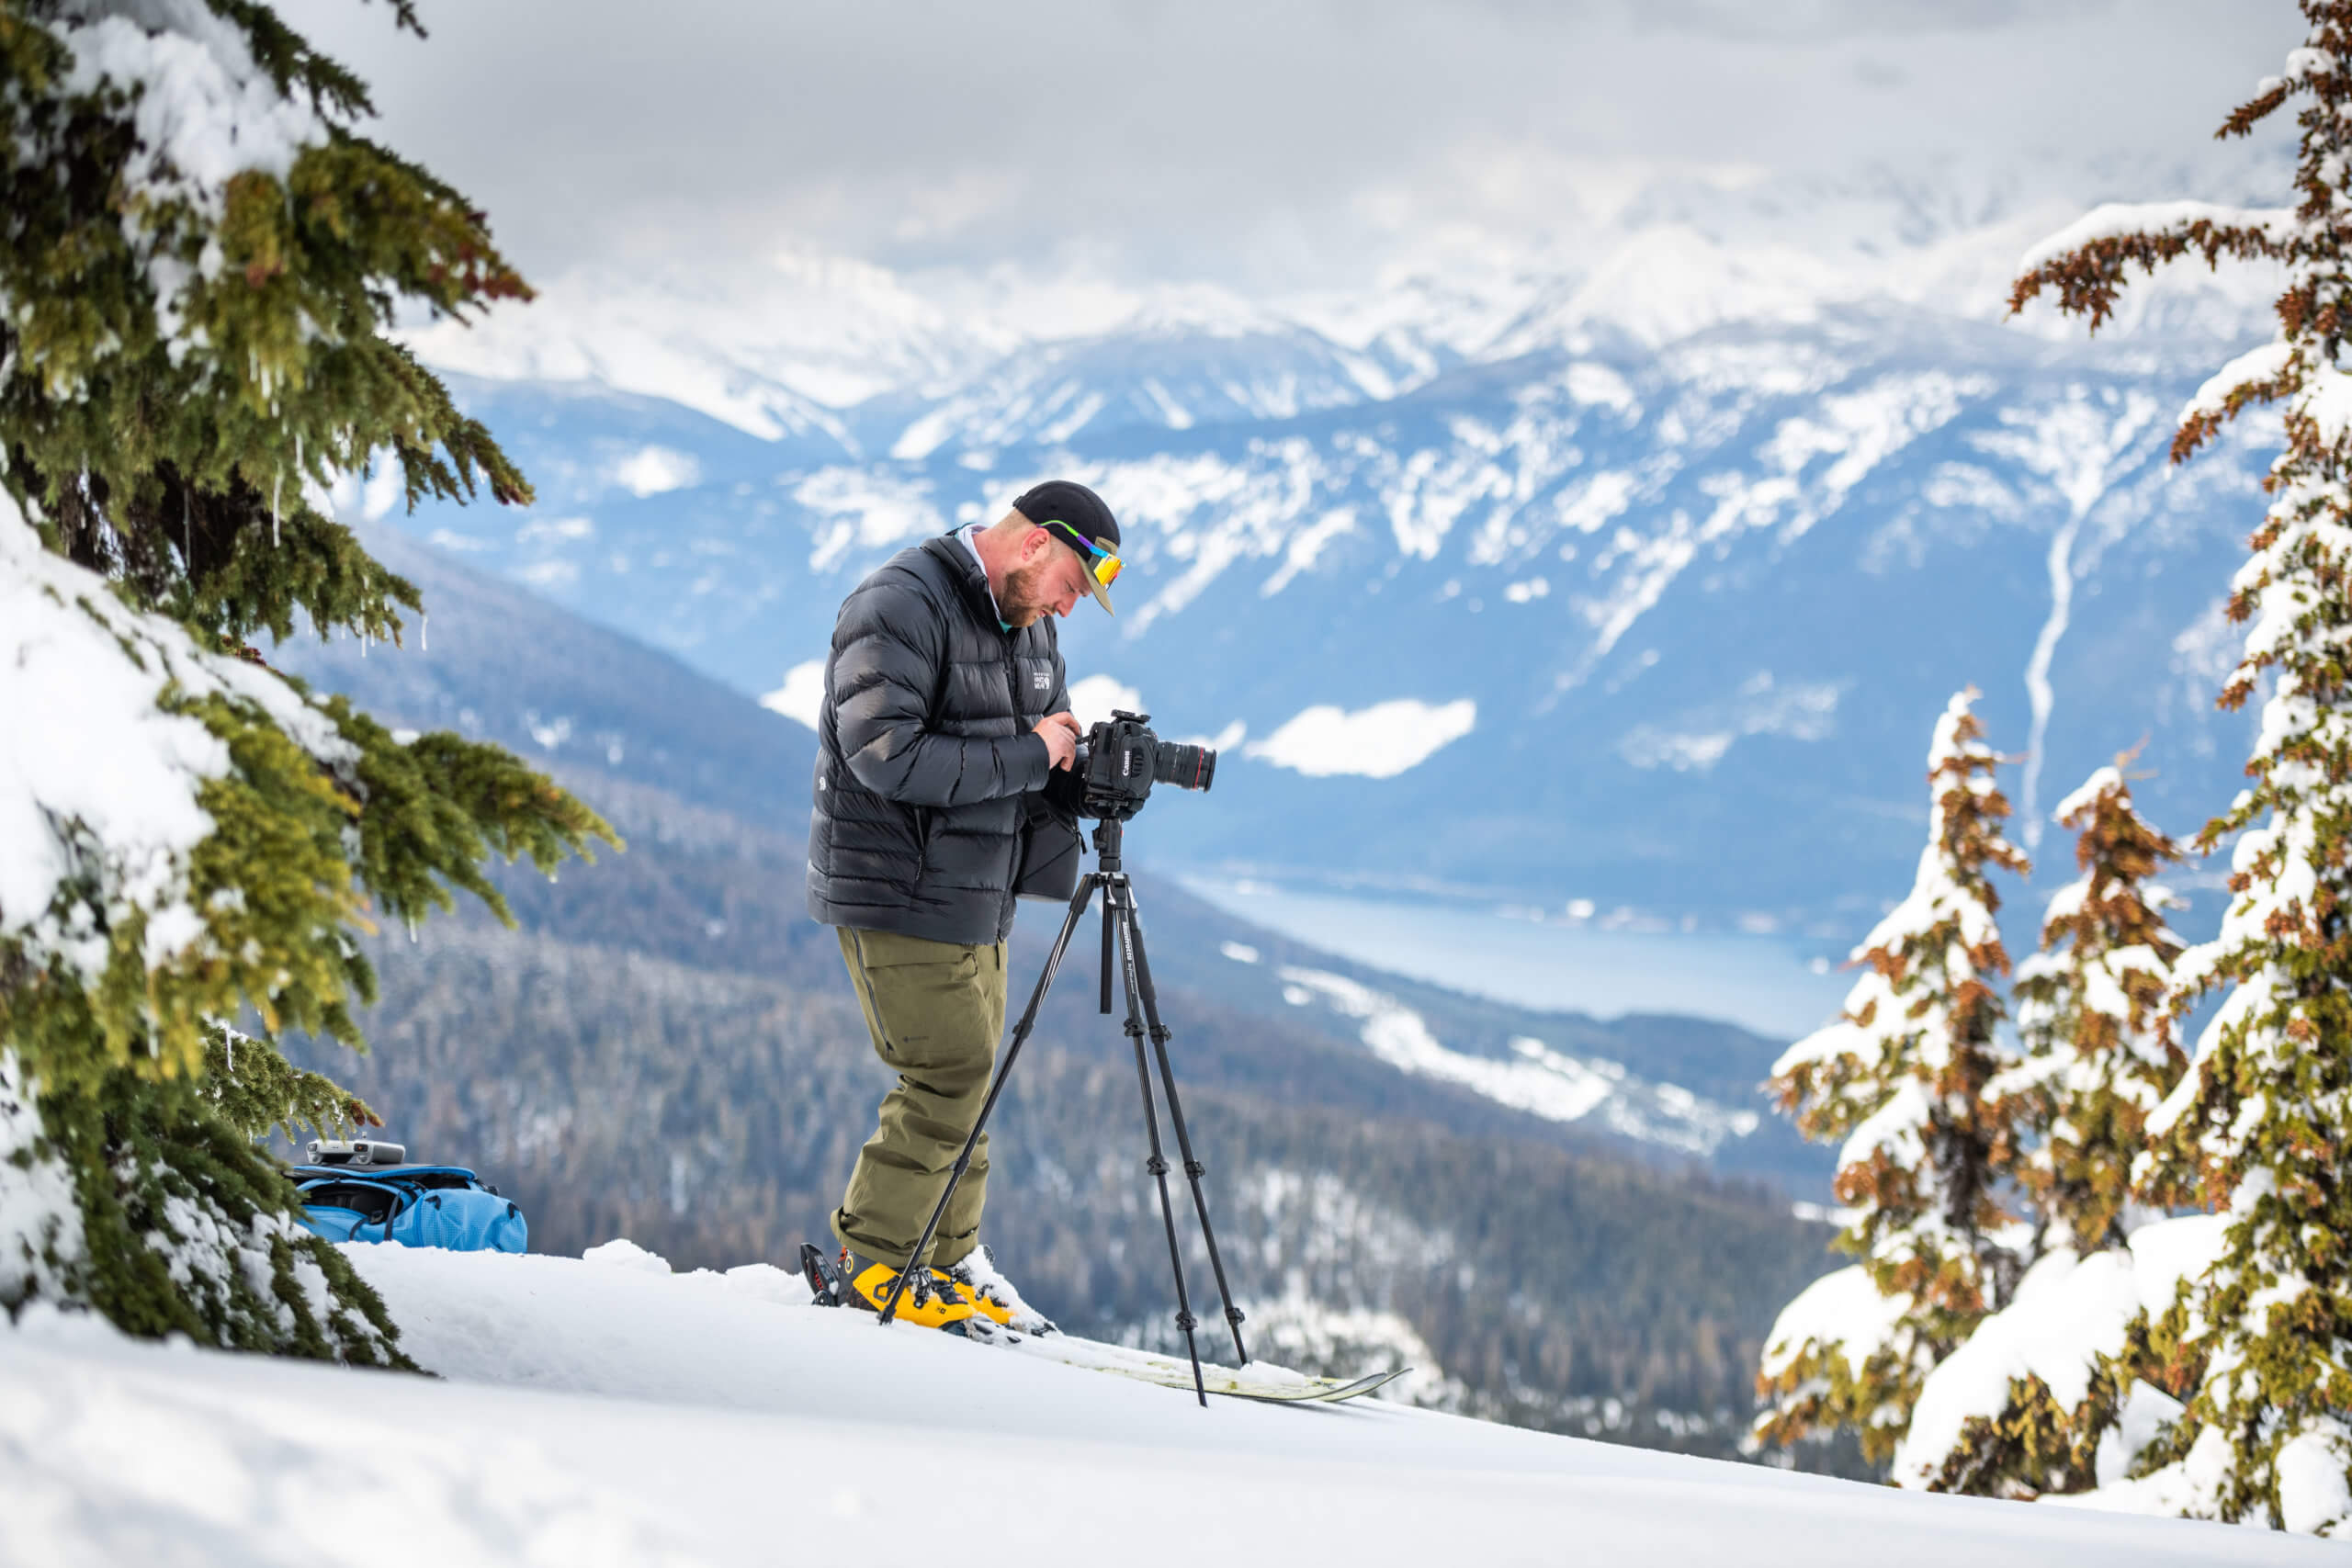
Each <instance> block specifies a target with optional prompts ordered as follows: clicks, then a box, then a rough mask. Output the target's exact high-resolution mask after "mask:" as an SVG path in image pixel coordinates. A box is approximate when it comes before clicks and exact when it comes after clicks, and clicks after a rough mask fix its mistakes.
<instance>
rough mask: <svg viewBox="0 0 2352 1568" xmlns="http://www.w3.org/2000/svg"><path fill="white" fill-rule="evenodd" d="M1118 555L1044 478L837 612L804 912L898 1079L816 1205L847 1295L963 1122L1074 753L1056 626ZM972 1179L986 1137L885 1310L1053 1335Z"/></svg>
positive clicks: (880, 1288) (856, 1299)
mask: <svg viewBox="0 0 2352 1568" xmlns="http://www.w3.org/2000/svg"><path fill="white" fill-rule="evenodd" d="M1118 550H1119V525H1118V524H1117V522H1116V521H1114V519H1113V517H1112V515H1111V509H1110V508H1109V507H1107V506H1105V505H1104V504H1103V499H1102V497H1100V496H1098V495H1096V494H1095V493H1094V492H1093V491H1091V490H1089V489H1087V488H1086V487H1085V486H1084V485H1080V484H1074V483H1071V482H1070V481H1069V480H1067V479H1052V480H1048V481H1047V482H1046V483H1044V484H1041V485H1038V486H1037V487H1036V488H1035V489H1034V490H1031V491H1027V492H1026V493H1024V494H1023V495H1022V496H1021V497H1020V498H1019V499H1017V500H1015V501H1014V502H1013V503H1012V510H1011V511H1010V512H1008V513H1005V514H1004V516H1003V517H1002V518H1001V519H1000V520H998V521H997V522H996V523H995V524H993V525H989V526H987V527H982V526H981V525H978V524H974V525H971V526H969V527H966V528H959V529H956V531H954V532H952V533H949V534H944V535H942V536H939V537H937V538H933V539H929V540H926V541H925V542H923V543H922V544H921V545H918V546H916V547H913V548H912V549H908V550H903V551H901V552H899V554H898V555H897V556H894V557H892V558H890V559H889V560H888V561H887V562H885V563H884V564H883V565H882V566H881V567H880V568H878V569H877V570H876V571H875V572H874V573H873V574H872V575H871V576H869V577H868V578H866V580H865V581H863V582H861V583H859V584H858V585H857V587H856V588H855V589H854V590H853V591H852V592H851V593H850V596H849V597H848V598H847V599H845V600H843V601H842V609H841V615H840V617H839V619H838V620H837V621H836V622H835V623H834V626H833V645H832V652H831V657H830V658H828V659H827V660H826V661H825V700H824V704H823V705H822V707H820V709H819V711H818V716H817V736H818V750H817V781H816V800H815V807H814V809H813V810H812V811H811V813H810V816H809V914H810V915H811V916H812V917H814V918H815V919H818V920H820V921H822V922H824V923H825V924H827V925H831V926H836V927H839V928H840V932H839V934H840V937H841V944H842V959H843V961H844V962H846V963H847V964H848V965H849V976H850V983H851V985H852V986H853V987H854V988H855V989H856V991H857V1000H858V1005H859V1007H860V1008H862V1009H863V1010H865V1024H866V1028H867V1030H868V1031H869V1032H871V1033H872V1034H873V1037H874V1049H875V1051H876V1053H877V1054H878V1055H880V1056H881V1058H882V1060H883V1062H884V1063H885V1064H887V1065H888V1066H890V1067H891V1068H892V1069H893V1070H895V1071H896V1072H897V1073H898V1075H899V1081H898V1084H897V1086H896V1087H895V1088H893V1089H891V1090H890V1091H889V1093H888V1095H887V1096H885V1097H884V1099H883V1100H882V1108H881V1114H880V1118H879V1122H880V1124H879V1125H878V1126H877V1127H876V1130H875V1134H874V1135H873V1136H872V1137H871V1138H869V1139H867V1140H866V1143H865V1148H864V1149H863V1150H862V1151H861V1152H860V1153H859V1155H858V1158H857V1168H856V1169H855V1170H854V1171H853V1172H852V1173H851V1176H850V1179H849V1190H848V1192H847V1194H846V1195H845V1196H844V1197H843V1198H842V1205H841V1207H840V1208H839V1209H838V1210H836V1211H834V1213H833V1234H834V1235H835V1236H836V1237H838V1238H839V1240H840V1241H841V1244H842V1280H843V1293H844V1297H845V1300H844V1303H843V1304H845V1305H854V1306H863V1307H865V1308H866V1309H868V1310H878V1309H879V1307H880V1304H881V1303H882V1301H883V1300H884V1298H885V1297H886V1296H887V1295H888V1292H889V1290H890V1285H891V1281H892V1280H894V1279H896V1278H897V1276H898V1274H899V1271H900V1270H901V1269H903V1268H904V1267H905V1265H906V1262H907V1259H908V1258H909V1257H910V1255H911V1254H912V1252H913V1250H914V1247H915V1243H916V1242H917V1241H918V1240H919V1239H921V1237H922V1226H923V1222H924V1221H926V1220H927V1219H929V1218H930V1217H931V1211H932V1209H933V1206H934V1205H935V1204H936V1203H937V1202H938V1201H939V1194H940V1191H941V1190H942V1189H943V1188H944V1186H945V1185H946V1180H947V1172H948V1170H949V1169H950V1168H951V1167H953V1166H954V1164H955V1161H956V1154H957V1153H958V1152H959V1151H960V1150H961V1149H962V1147H963V1144H964V1139H965V1138H966V1137H967V1136H968V1135H969V1134H970V1133H971V1130H972V1125H973V1123H974V1122H976V1121H977V1120H978V1116H979V1111H980V1101H981V1100H983V1099H984V1098H986V1096H987V1092H988V1084H989V1070H990V1067H991V1066H992V1064H993V1063H994V1061H995V1059H996V1047H997V1042H998V1040H999V1038H1000V1037H1001V1035H1002V1034H1003V1032H1004V1003H1005V973H1004V940H1005V936H1006V934H1007V933H1008V932H1010V931H1012V908H1013V888H1014V886H1015V885H1016V883H1017V881H1018V880H1019V877H1020V874H1021V871H1022V867H1021V865H1020V863H1019V862H1020V859H1021V855H1022V844H1023V824H1024V823H1026V822H1027V821H1029V820H1030V819H1031V818H1032V816H1033V815H1034V814H1035V812H1036V810H1037V807H1038V799H1039V796H1040V794H1041V792H1043V791H1044V790H1045V788H1046V784H1047V782H1048V781H1049V780H1050V779H1051V778H1052V777H1053V775H1054V772H1055V770H1057V769H1062V770H1067V769H1069V767H1070V765H1071V763H1072V761H1074V760H1075V757H1076V755H1077V746H1078V740H1079V736H1080V730H1079V725H1078V720H1077V719H1075V718H1073V717H1071V716H1070V713H1069V693H1068V690H1067V682H1066V681H1065V678H1064V673H1063V668H1062V658H1061V653H1060V650H1059V649H1058V647H1057V643H1056V638H1055V632H1054V621H1055V620H1056V619H1057V618H1058V617H1061V616H1064V615H1069V613H1070V610H1071V609H1072V607H1074V606H1075V605H1076V604H1077V603H1078V601H1079V599H1080V596H1081V595H1084V594H1088V593H1091V594H1092V595H1093V596H1094V598H1095V600H1096V601H1097V602H1098V603H1100V604H1102V606H1103V609H1104V610H1105V611H1106V612H1107V611H1109V610H1110V608H1111V596H1110V594H1109V592H1106V590H1107V589H1108V587H1109V585H1110V583H1111V581H1112V580H1113V579H1114V578H1115V577H1116V576H1117V575H1118V571H1119V555H1118ZM1069 776H1070V775H1069V774H1068V773H1065V774H1064V778H1065V779H1066V780H1067V779H1068V778H1069ZM988 1177H989V1153H988V1138H987V1136H986V1134H983V1135H982V1136H981V1138H980V1141H979V1144H978V1146H977V1147H976V1148H975V1149H974V1150H973V1154H972V1163H971V1165H970V1167H969V1168H967V1170H966V1172H965V1174H964V1179H963V1180H962V1181H961V1182H959V1183H958V1184H957V1185H956V1197H955V1201H954V1202H953V1203H951V1204H950V1205H949V1206H948V1210H947V1213H946V1214H945V1215H944V1217H943V1218H942V1220H941V1222H940V1226H939V1232H938V1235H936V1237H935V1238H934V1241H933V1248H932V1253H931V1256H930V1257H929V1258H927V1259H926V1260H925V1262H926V1265H927V1267H926V1268H924V1269H917V1270H916V1271H915V1274H914V1277H913V1280H911V1282H910V1288H909V1289H908V1291H907V1292H906V1293H905V1295H904V1296H903V1297H902V1298H901V1299H900V1302H899V1314H898V1315H899V1321H900V1322H911V1323H918V1324H922V1325H927V1326H931V1327H936V1328H949V1329H952V1330H954V1331H956V1332H959V1333H960V1332H962V1330H961V1328H960V1326H959V1325H961V1323H962V1322H963V1320H964V1319H966V1318H968V1317H970V1316H972V1315H973V1314H974V1313H975V1312H978V1313H981V1314H986V1315H987V1316H988V1317H989V1318H992V1319H994V1320H995V1321H996V1322H998V1323H1001V1324H1005V1325H1010V1326H1012V1327H1015V1328H1022V1329H1025V1330H1027V1331H1029V1332H1032V1333H1049V1332H1051V1331H1052V1328H1053V1325H1052V1324H1050V1323H1048V1322H1046V1319H1045V1318H1044V1317H1043V1316H1042V1315H1040V1314H1037V1313H1036V1312H1035V1311H1033V1310H1031V1309H1030V1308H1029V1307H1028V1306H1027V1305H1026V1303H1023V1301H1022V1300H1021V1296H1020V1293H1019V1292H1016V1291H1015V1290H1014V1289H1013V1288H1012V1284H1011V1283H1010V1282H1009V1281H1008V1280H1005V1278H1004V1277H1003V1275H1001V1273H999V1272H998V1271H997V1269H996V1267H995V1263H994V1261H993V1259H992V1258H991V1257H990V1255H989V1251H988V1249H987V1248H985V1247H981V1246H980V1245H979V1228H980V1211H981V1207H982V1205H983V1204H984V1203H985V1201H987V1196H988Z"/></svg>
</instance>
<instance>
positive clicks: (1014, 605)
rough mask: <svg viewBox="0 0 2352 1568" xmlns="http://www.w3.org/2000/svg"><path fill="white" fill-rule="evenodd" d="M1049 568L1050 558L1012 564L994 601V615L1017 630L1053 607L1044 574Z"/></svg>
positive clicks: (1050, 564) (1033, 621)
mask: <svg viewBox="0 0 2352 1568" xmlns="http://www.w3.org/2000/svg"><path fill="white" fill-rule="evenodd" d="M1052 568H1053V563H1052V562H1051V561H1042V560H1041V561H1033V562H1031V563H1030V564H1029V565H1027V566H1017V567H1014V568H1013V569H1012V572H1011V573H1010V574H1008V575H1007V576H1006V578H1005V580H1004V593H1003V595H1002V596H1001V599H1000V601H999V603H998V604H997V614H998V615H1001V616H1003V617H1004V624H1005V625H1006V626H1011V627H1012V628H1013V629H1014V630H1016V631H1017V630H1019V629H1020V628H1021V627H1023V626H1029V625H1032V624H1033V623H1035V621H1036V619H1037V617H1038V616H1040V615H1044V614H1045V613H1046V611H1047V610H1049V609H1051V608H1053V603H1054V602H1053V599H1052V598H1051V597H1050V596H1049V595H1048V593H1047V592H1046V586H1045V582H1046V572H1047V571H1049V570H1052Z"/></svg>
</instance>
